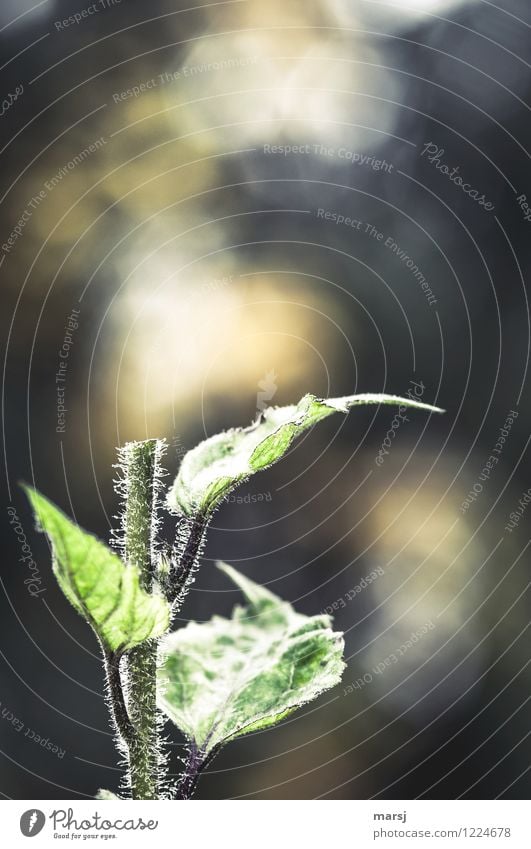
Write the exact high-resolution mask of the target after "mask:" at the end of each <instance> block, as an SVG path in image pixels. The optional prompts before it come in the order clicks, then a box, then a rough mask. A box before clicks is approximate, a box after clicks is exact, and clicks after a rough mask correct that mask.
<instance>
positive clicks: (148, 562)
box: [24, 394, 442, 799]
mask: <svg viewBox="0 0 531 849" xmlns="http://www.w3.org/2000/svg"><path fill="white" fill-rule="evenodd" d="M363 404H394V405H399V406H407V407H417V408H420V409H424V410H429V411H430V412H442V410H440V409H439V408H437V407H432V406H430V405H429V404H424V403H421V402H419V401H416V400H414V399H411V398H400V397H398V396H393V395H380V394H375V395H370V394H366V395H352V396H348V397H343V398H328V399H319V398H316V397H315V396H314V395H305V396H304V398H302V400H301V401H300V402H299V403H298V404H296V405H290V406H287V407H269V408H267V409H266V410H265V411H263V412H262V413H261V414H260V416H259V418H258V419H257V420H256V421H255V422H254V424H252V425H251V426H250V427H246V428H236V429H233V430H229V431H226V432H224V433H220V434H217V435H216V436H212V437H210V438H209V439H206V440H205V441H203V442H201V443H200V444H199V445H197V446H196V448H194V449H192V450H191V451H189V452H188V453H187V454H185V456H184V457H183V459H182V462H181V465H180V468H179V471H178V474H177V477H176V478H175V481H174V482H173V484H172V485H171V487H170V488H169V490H168V492H167V493H164V492H163V485H162V481H163V469H162V459H163V455H164V451H165V443H164V441H163V440H159V439H149V440H146V441H143V442H130V443H127V444H126V445H125V446H124V447H123V448H122V449H120V451H119V463H118V468H119V470H120V473H119V480H118V481H117V484H116V488H117V492H118V494H119V496H120V498H121V500H122V502H123V507H122V513H121V523H120V527H119V528H118V529H116V530H115V531H114V532H113V542H114V546H113V547H109V546H107V545H106V544H105V543H103V542H101V541H100V540H98V539H96V537H94V536H92V535H91V534H89V533H87V532H86V531H83V530H82V529H81V528H80V527H79V526H78V525H77V524H75V523H74V522H72V521H71V519H69V518H68V517H67V516H66V515H65V514H64V513H63V512H62V511H61V510H59V509H58V508H57V507H56V506H55V505H54V504H52V503H51V502H50V501H49V500H48V499H47V498H45V496H43V495H41V494H40V493H39V492H37V491H36V490H35V489H33V488H31V487H29V486H24V489H25V491H26V494H27V496H28V498H29V500H30V502H31V505H32V507H33V510H34V513H35V516H36V519H37V523H38V526H39V527H40V528H41V529H42V530H43V531H44V533H45V534H46V535H47V537H48V539H49V541H50V544H51V550H52V560H53V571H54V573H55V576H56V578H57V581H58V583H59V586H60V587H61V589H62V591H63V593H64V594H65V596H66V597H67V599H68V600H69V601H70V603H71V604H72V605H73V606H74V607H75V609H76V610H77V611H78V612H79V613H80V614H81V615H82V616H83V617H84V618H85V619H86V621H87V622H88V623H89V625H91V627H92V629H93V630H94V632H95V634H96V637H97V639H98V641H99V644H100V646H101V651H102V655H103V660H104V667H105V676H106V695H107V702H108V705H109V708H110V712H111V717H112V724H113V727H114V730H115V735H116V744H117V747H118V750H119V753H120V755H121V756H122V759H123V763H124V766H125V769H124V776H123V779H122V782H121V786H120V788H119V793H120V796H116V795H114V794H113V793H111V792H110V791H109V790H100V791H99V794H98V797H99V798H101V799H112V798H124V799H125V798H132V799H189V798H191V796H192V795H193V793H194V792H195V789H196V786H197V782H198V780H199V777H200V775H201V772H202V771H203V770H204V769H205V768H206V767H207V766H208V764H209V763H211V761H212V759H213V758H214V757H215V756H216V754H217V753H218V752H219V751H220V749H221V748H222V747H223V746H225V745H226V744H227V743H229V742H230V741H231V740H234V739H236V738H237V737H240V736H242V735H244V734H248V733H249V732H251V731H260V730H262V729H266V728H270V727H271V726H274V725H276V724H277V723H278V722H280V721H281V720H283V719H284V718H285V717H287V716H289V715H290V714H291V713H292V712H293V711H295V710H296V709H297V708H298V707H300V706H301V705H303V704H306V703H307V702H309V701H311V700H312V699H315V698H316V697H317V696H319V695H320V694H321V693H323V692H325V691H326V690H329V689H330V688H332V687H334V686H335V685H336V684H338V682H339V681H340V679H341V676H342V673H343V669H344V666H345V664H344V661H343V650H344V643H343V635H342V634H341V633H339V632H336V631H334V630H333V629H332V622H331V619H330V617H329V616H325V615H317V616H304V615H303V614H301V613H298V612H296V611H295V610H294V609H293V607H292V606H291V604H289V603H288V602H286V601H282V600H281V599H280V598H278V597H277V596H275V595H273V593H271V592H270V591H269V590H266V589H265V588H263V587H261V586H260V585H258V584H256V583H254V582H253V581H251V580H250V579H249V578H247V577H244V576H243V575H241V574H240V573H239V572H237V571H236V570H235V569H233V568H232V567H231V566H228V565H226V564H218V565H219V568H220V569H221V570H222V571H223V572H224V574H225V575H226V576H227V577H228V578H229V579H230V580H231V581H233V582H234V583H235V584H236V586H237V587H238V588H239V589H240V590H241V592H242V595H243V597H244V600H245V603H244V604H243V605H242V606H237V607H236V608H235V609H234V611H233V613H232V616H231V618H230V619H225V618H222V617H219V616H214V617H213V618H212V619H211V620H210V621H209V622H206V623H203V624H198V623H195V622H191V623H189V624H188V625H187V626H186V627H184V628H181V629H179V630H176V631H174V632H173V633H172V632H170V626H171V621H172V619H173V617H174V616H175V615H176V614H177V613H178V612H179V611H180V610H181V607H182V605H183V602H184V600H185V598H186V594H187V592H188V590H189V588H190V584H191V583H192V581H193V579H194V578H193V576H194V573H195V571H196V570H197V568H198V565H199V561H200V557H201V553H202V550H203V546H204V541H205V534H206V532H207V528H208V524H209V521H210V519H211V518H212V515H213V513H214V511H215V510H216V509H217V508H218V507H219V506H220V505H221V503H222V502H223V500H224V499H225V498H226V497H227V495H229V494H230V493H231V492H232V490H233V489H235V488H236V487H237V486H238V485H239V484H241V483H243V482H244V481H247V480H248V479H249V478H250V477H251V475H253V474H255V473H256V472H259V471H261V470H263V469H267V468H269V466H271V465H273V463H276V462H277V461H278V460H280V459H281V458H282V457H283V456H284V455H285V454H286V452H287V451H288V449H289V448H290V446H291V445H292V443H293V441H294V440H295V439H296V438H297V437H298V436H299V435H300V434H301V433H303V432H304V431H305V430H307V429H308V428H310V427H312V426H313V425H315V424H316V423H317V422H319V421H321V420H322V419H324V418H327V417H328V416H330V415H332V414H334V413H344V414H345V413H347V412H348V411H349V410H350V409H351V408H352V407H354V406H356V405H363ZM163 509H167V510H169V511H170V512H171V513H172V514H174V516H175V518H176V534H175V542H174V544H173V547H172V548H171V549H170V548H168V547H165V546H164V543H163V541H162V540H161V539H160V519H161V515H162V510H163ZM167 719H169V720H171V721H172V722H173V723H174V724H175V725H176V726H177V728H178V729H179V730H180V731H181V732H182V733H183V735H184V736H185V737H186V739H187V743H188V748H187V757H186V758H185V760H184V764H183V770H182V774H181V776H180V778H179V779H178V781H177V782H176V783H173V784H172V782H171V781H170V779H169V776H168V753H167V751H166V749H165V744H164V738H163V725H164V723H165V721H166V720H167Z"/></svg>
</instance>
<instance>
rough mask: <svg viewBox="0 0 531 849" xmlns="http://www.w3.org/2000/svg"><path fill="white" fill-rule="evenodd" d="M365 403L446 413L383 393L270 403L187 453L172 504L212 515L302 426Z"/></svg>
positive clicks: (187, 512)
mask: <svg viewBox="0 0 531 849" xmlns="http://www.w3.org/2000/svg"><path fill="white" fill-rule="evenodd" d="M363 404H394V405H396V406H403V407H417V408H419V409H423V410H429V411H430V412H438V413H440V412H443V410H441V409H440V408H439V407H432V406H431V405H430V404H423V403H422V402H420V401H416V400H413V399H411V398H400V397H399V396H397V395H380V394H365V395H350V396H345V397H343V398H328V399H322V398H316V397H315V395H305V396H304V398H302V400H301V401H300V402H299V403H298V404H293V405H291V406H288V407H268V408H267V409H266V410H265V411H264V412H263V413H262V414H261V415H260V417H259V418H258V419H257V421H256V422H254V424H252V425H251V426H250V427H246V428H235V429H233V430H228V431H226V432H224V433H218V434H216V436H211V437H210V438H209V439H206V440H204V442H201V443H200V444H199V445H197V446H196V447H195V448H193V449H192V450H191V451H189V452H188V453H187V454H186V455H185V456H184V458H183V461H182V463H181V467H180V469H179V473H178V475H177V477H176V479H175V481H174V484H173V486H172V488H171V490H170V492H169V495H168V505H169V507H170V508H171V509H173V510H175V511H176V512H178V513H181V514H183V515H185V516H195V515H198V514H201V513H202V514H205V515H208V514H209V513H211V512H212V511H213V510H215V508H216V507H217V506H218V505H219V504H220V502H221V501H222V500H223V499H224V498H225V497H226V496H227V495H228V494H229V493H230V492H231V491H232V490H233V489H234V488H235V487H236V486H237V485H238V484H240V483H243V482H244V481H246V480H247V479H248V478H249V477H250V476H251V475H253V474H254V473H255V472H259V471H261V470H262V469H267V468H268V467H269V466H271V465H272V464H273V463H276V462H277V461H278V460H280V458H281V457H283V455H284V454H285V453H286V451H287V450H288V449H289V447H290V445H291V444H292V442H293V441H294V439H296V437H297V436H299V435H300V434H301V433H303V431H305V430H307V429H308V428H310V427H311V426H312V425H314V424H316V423H317V422H319V421H321V419H324V418H327V417H328V416H330V415H332V414H333V413H348V411H349V410H350V409H351V407H354V406H357V405H363Z"/></svg>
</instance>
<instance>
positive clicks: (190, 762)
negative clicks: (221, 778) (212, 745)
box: [175, 742, 218, 799]
mask: <svg viewBox="0 0 531 849" xmlns="http://www.w3.org/2000/svg"><path fill="white" fill-rule="evenodd" d="M217 751H218V750H217V749H215V750H212V751H211V752H210V753H209V754H208V755H205V752H204V750H202V749H198V748H197V746H196V745H195V743H194V742H191V743H190V747H189V749H188V758H187V759H186V763H185V765H184V771H183V773H182V775H181V777H180V779H179V784H178V785H177V792H176V795H175V798H176V799H191V798H192V796H193V795H194V793H195V791H196V789H197V784H198V782H199V779H200V778H201V773H202V772H203V770H204V769H205V768H206V767H207V766H208V765H209V764H210V763H212V761H213V760H214V758H215V756H216V754H217Z"/></svg>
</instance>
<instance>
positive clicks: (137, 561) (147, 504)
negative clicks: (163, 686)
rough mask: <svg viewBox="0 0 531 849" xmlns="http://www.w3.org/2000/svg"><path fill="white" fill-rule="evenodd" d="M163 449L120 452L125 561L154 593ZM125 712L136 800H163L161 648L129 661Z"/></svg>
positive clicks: (136, 446)
mask: <svg viewBox="0 0 531 849" xmlns="http://www.w3.org/2000/svg"><path fill="white" fill-rule="evenodd" d="M160 455H161V443H160V442H159V441H158V440H156V439H150V440H146V441H145V442H130V443H128V444H127V445H126V446H125V448H124V449H123V450H122V452H121V460H122V463H123V467H124V472H125V480H124V484H125V515H124V531H125V539H124V543H125V559H126V563H127V565H128V566H133V567H136V568H137V569H138V571H139V575H140V585H141V586H142V588H143V589H144V590H145V591H146V592H151V591H152V588H153V577H154V569H155V564H154V545H155V533H156V528H157V503H156V502H157V484H158V477H159V460H160ZM126 665H127V706H128V714H129V717H130V720H131V724H132V726H133V728H134V734H133V735H132V736H131V737H130V739H129V740H127V741H126V742H127V747H128V750H129V780H130V785H131V795H132V798H133V799H158V798H159V778H160V776H159V773H160V746H159V729H158V724H159V721H158V712H157V702H156V681H157V677H156V674H157V644H156V642H155V641H153V640H148V641H147V642H145V643H142V644H141V645H139V646H136V647H135V648H133V649H131V651H130V652H128V654H127V656H126Z"/></svg>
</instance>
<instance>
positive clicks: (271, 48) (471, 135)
mask: <svg viewBox="0 0 531 849" xmlns="http://www.w3.org/2000/svg"><path fill="white" fill-rule="evenodd" d="M529 12H530V10H529V5H528V3H527V2H525V0H505V1H504V3H503V8H502V4H499V5H496V4H495V3H491V2H487V0H475V2H474V0H469V1H468V2H466V0H462V2H459V1H458V0H453V2H452V0H407V2H404V3H399V2H398V0H396V2H386V0H374V1H373V0H304V2H303V0H291V2H289V3H286V2H279V0H269V2H268V3H264V2H259V0H227V1H226V2H213V3H210V4H201V3H197V4H195V5H194V4H190V3H189V2H187V3H181V2H180V1H179V0H176V2H169V1H168V2H164V0H153V2H151V3H149V4H146V3H142V2H139V0H138V2H137V0H121V2H119V0H96V2H94V3H93V4H92V5H90V4H89V3H88V2H87V3H85V4H83V2H81V3H79V2H66V0H65V2H63V0H41V2H40V3H36V2H35V0H4V2H3V3H2V5H1V8H0V39H1V41H0V45H1V51H2V57H1V64H2V98H3V102H2V107H1V109H2V115H1V122H0V132H1V133H2V138H1V140H0V156H1V158H2V170H1V187H0V189H1V199H0V200H1V210H0V212H1V216H2V222H1V232H0V242H1V252H0V274H1V276H2V293H3V299H4V308H3V310H2V312H1V315H0V321H1V324H2V335H3V342H4V360H3V372H2V375H3V394H2V404H3V407H2V411H3V420H2V427H3V430H2V437H3V450H4V462H3V478H4V484H5V496H4V505H5V506H4V508H3V521H2V525H1V527H2V550H3V556H2V561H3V563H2V569H1V573H0V577H1V582H2V588H1V589H2V615H1V617H0V623H1V624H0V628H1V630H2V639H1V657H0V662H1V682H2V686H1V692H0V701H1V711H0V713H1V722H0V735H1V736H0V739H1V744H0V750H1V758H2V770H1V784H0V791H1V792H2V794H3V796H4V797H6V798H16V799H54V798H58V799H62V798H72V799H76V798H79V799H81V798H90V797H93V796H94V795H95V792H96V791H97V789H98V788H99V787H107V788H110V789H112V790H116V788H117V787H118V782H119V778H120V769H119V766H118V762H117V756H116V754H115V750H114V746H113V742H112V735H111V733H110V731H109V724H108V718H107V710H106V706H105V704H104V701H103V697H102V681H103V675H102V666H101V662H100V659H99V656H98V651H97V645H96V641H95V639H94V638H93V636H92V633H91V632H90V630H89V628H88V626H86V625H85V624H84V623H83V622H82V621H81V620H80V619H79V618H78V616H77V614H76V613H75V612H74V610H73V609H72V608H71V607H69V605H68V604H67V602H66V601H65V599H64V598H63V597H62V595H61V594H60V592H59V590H58V589H57V587H56V585H55V582H54V579H53V576H52V573H51V568H50V563H49V552H48V548H47V545H46V541H45V539H44V538H43V537H42V536H41V535H36V534H35V532H34V526H33V520H32V517H31V515H30V511H29V509H28V505H27V504H26V502H25V500H24V498H23V496H22V495H21V492H20V489H19V487H18V482H19V481H20V480H26V481H31V482H33V483H34V484H35V486H37V487H38V488H39V489H40V490H41V491H43V492H45V493H46V494H47V495H48V496H49V497H50V498H51V499H53V500H54V501H55V502H56V503H58V504H59V505H60V506H61V507H62V508H63V509H64V510H65V511H66V512H67V513H68V514H69V515H71V516H74V517H75V518H76V519H77V521H78V522H79V523H80V524H81V525H82V526H83V527H85V528H87V529H90V530H92V531H94V532H96V533H98V534H99V535H100V536H101V537H102V538H104V539H109V536H110V532H111V529H112V527H113V525H114V524H115V519H114V516H115V514H116V511H117V509H118V501H117V497H116V495H115V493H114V491H113V478H114V475H115V470H114V469H113V468H112V466H113V463H114V462H115V457H116V453H115V452H116V447H117V446H119V445H123V444H124V442H125V441H127V440H130V439H142V438H145V437H148V436H149V437H155V436H157V437H165V438H166V439H167V440H168V452H167V456H166V465H167V469H168V473H169V476H168V483H169V482H170V481H171V479H172V476H174V475H175V473H176V471H177V468H178V465H179V461H180V459H181V458H182V456H183V454H184V452H186V451H187V450H189V449H190V448H192V447H193V446H194V445H195V444H196V443H197V442H198V441H199V440H201V439H202V438H204V437H205V435H209V434H214V433H216V432H218V431H219V430H221V429H224V428H227V427H231V426H235V425H242V424H248V423H250V422H251V421H252V420H253V419H254V418H255V416H256V414H257V412H258V411H260V410H262V409H264V408H265V407H266V406H267V405H270V404H286V403H292V402H294V401H296V400H298V399H299V398H300V397H301V396H302V395H303V394H304V393H305V392H309V391H311V392H314V393H315V394H317V395H321V396H327V395H332V396H340V395H345V394H351V393H354V392H368V391H381V392H384V391H385V392H392V393H395V394H407V393H408V391H412V392H414V393H416V395H417V397H422V400H424V401H426V402H428V403H435V404H438V405H440V406H442V407H444V408H445V409H446V410H447V413H446V415H445V416H429V415H427V414H425V413H423V412H418V411H417V412H414V413H413V412H411V413H410V414H408V417H407V418H408V420H407V421H401V422H400V423H399V426H396V421H395V422H394V427H393V417H394V415H395V411H394V410H393V409H391V408H388V407H384V408H382V409H381V410H378V409H376V408H373V407H371V408H366V409H359V410H355V411H354V412H352V413H351V415H350V416H348V417H346V418H343V417H337V418H336V417H334V418H332V419H329V420H327V421H326V422H324V423H323V424H321V425H320V427H319V428H317V429H315V431H312V432H310V433H309V434H308V435H307V436H306V437H305V438H304V439H303V440H301V441H300V442H299V443H298V444H297V447H296V448H295V449H294V450H292V451H291V452H290V455H289V457H288V458H287V459H286V460H285V461H284V462H283V463H282V464H280V465H278V466H276V467H274V468H272V469H270V470H269V471H268V472H266V473H263V474H261V475H258V476H256V477H255V478H254V479H253V480H252V481H251V482H250V483H249V485H248V486H246V487H244V488H242V489H240V490H238V491H237V492H235V494H234V496H233V497H232V498H231V499H229V501H228V502H227V503H226V504H225V505H224V506H223V507H222V509H221V510H220V511H219V512H218V513H217V514H216V516H215V519H214V523H213V527H212V529H211V532H210V534H209V538H208V545H207V548H206V551H205V556H204V558H203V566H202V569H201V570H200V572H199V573H198V576H197V580H196V583H195V584H194V586H193V589H192V592H191V593H190V595H189V597H188V600H187V602H186V605H185V607H184V609H183V610H182V612H181V619H180V622H181V624H184V622H185V621H188V620H190V619H196V620H198V621H202V620H206V619H209V618H210V616H211V615H212V613H213V612H216V613H218V614H223V615H228V614H229V613H230V610H231V608H232V606H233V605H234V604H235V603H236V601H237V600H238V595H237V593H236V592H234V591H233V590H232V589H231V587H230V585H229V583H228V581H227V580H226V579H224V578H223V576H222V575H220V574H218V573H217V570H216V569H215V568H214V560H215V559H217V558H222V559H225V560H227V561H228V562H230V563H232V564H234V565H236V566H237V567H238V568H240V569H241V570H242V571H243V572H245V574H247V575H249V576H250V577H252V578H253V579H254V580H257V581H260V582H263V583H264V584H266V585H267V586H268V587H269V588H270V589H271V590H273V592H276V593H278V594H279V595H282V596H283V597H285V598H287V599H289V600H290V601H291V602H292V603H293V604H294V605H296V607H297V609H298V610H300V611H301V612H304V613H307V614H311V613H317V612H319V611H322V610H325V609H326V610H329V611H330V610H331V611H333V613H334V616H335V625H336V627H337V628H338V629H342V630H344V632H345V639H346V647H347V652H346V653H347V660H348V667H347V670H346V671H345V675H344V679H343V682H342V684H341V685H340V686H339V687H337V688H336V689H335V690H333V691H331V692H330V693H328V694H326V695H325V696H323V697H322V698H321V700H320V701H318V702H316V703H314V704H313V705H311V706H309V707H307V708H306V709H304V710H302V711H300V712H299V713H297V714H296V715H294V716H293V717H292V718H291V719H289V720H288V721H286V722H284V723H283V724H282V725H281V726H279V727H278V728H276V729H275V730H272V731H269V732H267V733H263V734H255V735H250V736H249V737H246V738H243V739H241V740H239V741H237V742H235V743H232V744H231V745H230V746H229V747H228V748H227V749H226V750H225V751H224V752H223V753H222V754H221V755H220V756H219V757H218V759H217V760H216V761H215V762H214V764H213V766H212V768H211V769H210V770H209V772H208V774H206V775H205V777H204V778H203V779H202V781H201V784H200V788H199V793H198V796H199V798H213V799H215V798H231V797H238V798H239V797H244V798H261V799H267V798H280V799H307V798H336V799H340V798H347V799H357V798H359V799H367V798H386V799H394V798H396V799H413V798H417V797H422V798H458V797H459V798H461V797H462V798H496V797H504V798H526V796H527V794H528V793H529V791H530V780H529V779H530V773H529V771H528V770H529V765H530V763H531V761H530V743H529V736H528V735H529V706H528V701H529V697H530V696H529V692H530V671H529V667H528V664H529V659H530V653H529V636H528V635H527V628H528V625H529V597H528V594H527V590H528V588H529V552H528V546H529V534H528V531H526V527H527V528H528V527H529V523H528V518H529V517H528V516H527V515H526V508H527V501H528V500H529V496H528V495H527V492H528V490H529V488H530V487H531V473H530V469H529V456H528V453H527V447H528V442H529V433H530V427H529V424H530V420H531V419H530V414H531V410H530V400H529V391H528V386H529V378H528V372H527V366H528V354H529V310H528V298H527V292H526V287H527V284H526V281H525V278H526V274H527V269H528V267H529V260H530V251H531V239H530V238H529V236H530V232H531V231H530V227H531V220H530V219H531V213H530V208H529V206H527V204H528V203H531V179H530V176H531V171H530V164H529V156H530V154H529V152H528V151H529V146H530V143H531V122H530V121H529V109H530V106H529V103H530V95H531V74H530V64H529V63H530V62H531V50H530V43H531V42H530V27H531V17H530V14H529ZM493 458H494V459H493ZM530 492H531V490H530ZM529 515H531V512H530V514H529ZM167 530H168V539H169V540H171V522H169V523H168V529H167ZM412 635H415V636H414V637H412ZM408 642H409V645H408ZM404 646H406V649H405V650H404ZM397 650H400V652H399V654H398V660H393V657H395V658H396V657H397ZM170 733H171V740H172V765H173V768H174V769H175V770H177V768H178V758H179V753H180V751H181V750H182V742H183V741H182V739H181V738H180V737H179V736H178V734H177V732H175V733H174V732H173V731H172V732H170ZM37 738H39V740H40V742H38V741H37ZM43 741H44V742H43ZM48 742H49V743H50V744H51V746H49V747H47V743H48ZM54 749H57V751H54Z"/></svg>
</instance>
